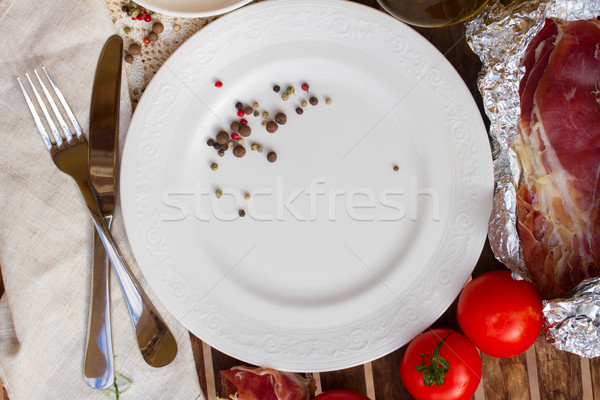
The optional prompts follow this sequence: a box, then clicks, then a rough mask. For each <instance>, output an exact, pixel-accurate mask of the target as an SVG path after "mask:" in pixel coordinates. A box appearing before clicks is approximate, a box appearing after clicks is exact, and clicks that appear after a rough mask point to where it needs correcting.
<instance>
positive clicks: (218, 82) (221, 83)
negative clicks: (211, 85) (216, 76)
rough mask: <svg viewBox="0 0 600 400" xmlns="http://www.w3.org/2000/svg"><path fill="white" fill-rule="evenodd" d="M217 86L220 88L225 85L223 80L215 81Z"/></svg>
mask: <svg viewBox="0 0 600 400" xmlns="http://www.w3.org/2000/svg"><path fill="white" fill-rule="evenodd" d="M215 87H218V88H220V87H223V82H221V81H216V82H215Z"/></svg>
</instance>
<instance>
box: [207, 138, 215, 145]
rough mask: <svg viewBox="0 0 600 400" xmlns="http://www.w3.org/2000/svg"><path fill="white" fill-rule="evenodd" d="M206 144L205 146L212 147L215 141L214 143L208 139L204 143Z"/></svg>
mask: <svg viewBox="0 0 600 400" xmlns="http://www.w3.org/2000/svg"><path fill="white" fill-rule="evenodd" d="M206 144H207V145H209V146H214V144H215V141H214V140H213V139H208V140H207V141H206Z"/></svg>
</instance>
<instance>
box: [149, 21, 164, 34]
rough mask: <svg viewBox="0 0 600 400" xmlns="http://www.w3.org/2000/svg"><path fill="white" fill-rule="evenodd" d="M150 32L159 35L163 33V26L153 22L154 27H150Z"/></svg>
mask: <svg viewBox="0 0 600 400" xmlns="http://www.w3.org/2000/svg"><path fill="white" fill-rule="evenodd" d="M152 31H153V32H155V33H158V34H161V33H163V32H164V31H165V26H164V25H163V24H161V23H160V22H155V23H154V25H152Z"/></svg>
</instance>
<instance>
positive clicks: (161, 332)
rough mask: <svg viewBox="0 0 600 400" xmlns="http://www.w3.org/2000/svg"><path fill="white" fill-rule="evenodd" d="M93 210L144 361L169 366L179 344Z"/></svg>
mask: <svg viewBox="0 0 600 400" xmlns="http://www.w3.org/2000/svg"><path fill="white" fill-rule="evenodd" d="M94 211H95V210H91V209H90V214H91V215H92V218H93V221H94V225H95V226H96V230H97V231H98V235H99V236H100V240H101V241H102V244H104V248H105V249H106V254H107V255H108V258H109V259H110V261H111V263H112V265H113V268H114V270H115V272H116V274H117V278H118V279H119V282H120V283H121V287H122V288H123V293H124V295H125V300H126V302H127V307H128V308H129V314H130V316H131V321H132V322H133V327H134V330H135V334H136V338H137V341H138V346H139V348H140V351H141V352H142V357H144V360H145V361H146V362H147V363H148V364H149V365H151V366H153V367H162V366H164V365H167V364H169V363H170V362H171V361H173V359H174V358H175V355H176V354H177V342H176V341H175V338H174V337H173V334H172V333H171V331H170V330H169V328H168V327H167V324H166V323H165V322H164V320H163V319H162V317H161V316H160V314H159V313H158V311H157V310H156V308H155V307H154V305H153V304H152V303H151V302H150V300H149V299H148V296H147V295H146V293H145V292H144V290H143V289H142V287H141V286H140V284H139V282H138V281H137V279H136V278H135V276H134V275H133V273H132V272H131V270H130V269H129V266H128V265H127V263H126V262H125V260H124V258H123V256H122V255H121V252H120V251H119V248H118V247H117V244H116V243H115V240H114V238H113V236H112V234H111V233H110V230H109V229H108V226H107V224H106V221H105V220H104V218H103V217H102V216H100V214H99V213H96V212H94Z"/></svg>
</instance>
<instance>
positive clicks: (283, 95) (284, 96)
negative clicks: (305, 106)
mask: <svg viewBox="0 0 600 400" xmlns="http://www.w3.org/2000/svg"><path fill="white" fill-rule="evenodd" d="M289 99H290V95H289V94H287V93H284V94H282V95H281V100H283V101H288V100H289Z"/></svg>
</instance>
